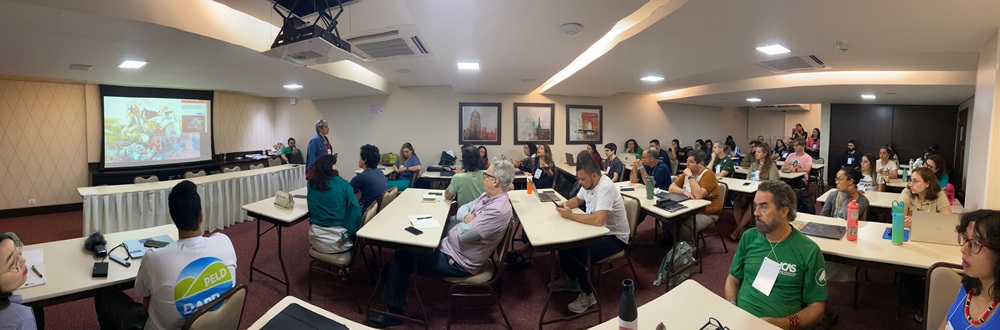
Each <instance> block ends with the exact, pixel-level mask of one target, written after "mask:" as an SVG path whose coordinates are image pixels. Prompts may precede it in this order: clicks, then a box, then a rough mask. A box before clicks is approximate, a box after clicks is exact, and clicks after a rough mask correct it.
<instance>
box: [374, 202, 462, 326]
mask: <svg viewBox="0 0 1000 330" xmlns="http://www.w3.org/2000/svg"><path fill="white" fill-rule="evenodd" d="M441 192H442V191H441V190H430V189H417V188H409V189H406V190H405V191H403V192H402V193H400V194H399V196H396V198H395V199H393V200H392V202H390V203H389V204H388V205H385V206H383V208H382V210H381V211H379V212H378V214H376V215H375V217H374V218H372V220H371V221H369V222H368V223H367V224H365V225H364V226H362V227H361V229H359V230H358V233H357V236H358V237H360V238H363V239H364V240H365V241H364V242H365V244H366V245H371V246H374V247H379V248H390V249H395V250H397V251H400V250H402V251H410V252H414V253H421V254H430V253H434V250H435V249H437V247H438V244H440V243H441V237H442V233H444V229H445V225H446V223H447V221H448V212H449V211H450V208H451V201H446V200H444V198H443V197H440V196H439V197H436V198H435V199H434V201H433V202H430V203H428V202H424V200H423V196H424V195H427V194H429V193H441ZM423 214H429V215H431V216H432V217H433V218H434V220H437V222H438V226H437V227H433V228H420V230H421V231H423V233H422V234H420V235H414V234H412V233H410V232H408V231H406V227H410V225H411V224H410V219H409V216H410V215H423ZM375 257H376V258H377V257H378V254H376V255H375ZM413 260H414V264H415V263H416V258H414V259H413ZM376 263H378V264H379V266H380V267H381V262H378V261H376ZM414 269H416V268H414ZM414 273H416V272H414ZM411 276H413V274H411ZM377 279H378V280H377V281H376V282H375V288H374V289H372V295H371V298H369V299H368V305H367V308H366V312H365V314H368V315H371V313H378V314H386V315H390V316H393V317H398V318H402V319H406V320H410V321H415V322H418V323H421V324H424V325H426V324H427V320H428V318H427V311H425V310H424V304H423V301H422V300H421V299H420V294H419V293H418V291H417V290H413V292H414V295H415V296H416V298H417V306H419V307H420V312H421V314H423V316H424V318H423V319H415V318H411V317H407V316H405V315H399V314H394V313H390V312H388V311H379V310H372V302H373V301H374V300H375V295H376V293H377V292H378V291H379V290H378V289H379V287H380V286H382V285H383V284H384V283H383V279H382V276H378V277H377Z"/></svg>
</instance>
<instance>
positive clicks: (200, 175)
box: [184, 170, 208, 179]
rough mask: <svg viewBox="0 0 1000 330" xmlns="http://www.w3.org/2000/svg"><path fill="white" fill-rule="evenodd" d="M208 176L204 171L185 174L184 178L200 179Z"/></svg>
mask: <svg viewBox="0 0 1000 330" xmlns="http://www.w3.org/2000/svg"><path fill="white" fill-rule="evenodd" d="M206 175H208V173H205V171H204V170H198V171H197V172H195V171H187V172H184V178H185V179H190V178H198V177H203V176H206Z"/></svg>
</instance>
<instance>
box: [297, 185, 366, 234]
mask: <svg viewBox="0 0 1000 330" xmlns="http://www.w3.org/2000/svg"><path fill="white" fill-rule="evenodd" d="M327 184H328V185H329V186H330V189H329V190H327V191H319V190H318V189H315V188H313V187H312V186H309V187H308V188H307V191H308V192H307V195H306V201H307V202H308V203H309V223H311V224H314V225H317V226H320V227H334V226H338V227H344V229H347V233H348V234H350V235H354V233H357V232H358V228H360V227H361V205H360V204H358V198H357V197H355V196H354V189H353V188H351V184H350V183H348V182H347V180H344V178H342V177H340V176H339V175H338V176H335V177H332V178H330V180H329V181H327Z"/></svg>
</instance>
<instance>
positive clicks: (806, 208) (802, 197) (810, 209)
mask: <svg viewBox="0 0 1000 330" xmlns="http://www.w3.org/2000/svg"><path fill="white" fill-rule="evenodd" d="M795 200H796V204H797V206H796V208H795V209H796V211H798V212H802V213H809V214H816V199H815V198H813V197H812V195H811V194H809V190H808V189H805V188H802V189H795Z"/></svg>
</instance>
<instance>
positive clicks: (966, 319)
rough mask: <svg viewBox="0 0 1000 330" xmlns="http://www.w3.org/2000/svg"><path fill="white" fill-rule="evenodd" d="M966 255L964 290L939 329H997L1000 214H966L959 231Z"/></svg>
mask: <svg viewBox="0 0 1000 330" xmlns="http://www.w3.org/2000/svg"><path fill="white" fill-rule="evenodd" d="M955 230H956V231H957V232H958V243H959V244H961V247H960V248H961V251H962V270H964V271H965V275H964V276H962V288H961V289H959V290H958V296H956V297H955V301H954V302H953V303H952V304H951V307H949V308H948V312H947V313H946V314H945V319H944V322H942V323H941V326H940V327H939V329H997V328H1000V320H998V318H997V317H995V314H996V313H997V311H996V308H997V305H998V304H1000V286H997V285H998V284H1000V283H998V282H1000V273H998V272H997V271H996V269H997V266H998V265H1000V211H994V210H977V211H973V212H969V213H964V214H962V218H961V221H960V222H959V224H958V227H957V228H955Z"/></svg>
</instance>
